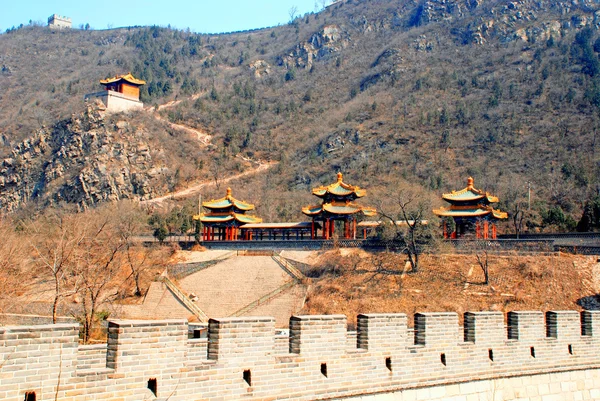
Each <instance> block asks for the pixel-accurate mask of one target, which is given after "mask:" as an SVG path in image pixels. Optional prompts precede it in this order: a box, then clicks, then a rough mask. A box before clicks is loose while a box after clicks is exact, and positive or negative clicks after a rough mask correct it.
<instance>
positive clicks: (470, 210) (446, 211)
mask: <svg viewBox="0 0 600 401" xmlns="http://www.w3.org/2000/svg"><path fill="white" fill-rule="evenodd" d="M442 199H444V200H445V201H446V202H448V203H450V206H448V207H441V208H439V209H434V210H433V213H434V214H436V215H437V216H440V217H451V218H452V219H454V223H455V230H454V232H452V233H450V234H448V231H447V227H446V223H445V222H444V224H443V226H444V228H443V229H444V238H448V236H450V237H451V238H458V237H461V236H463V235H465V233H466V232H467V231H470V230H472V229H473V228H475V236H476V238H483V239H488V238H492V239H496V221H497V220H503V219H506V218H508V214H507V213H506V212H502V211H500V210H497V209H494V208H493V207H492V206H491V204H492V203H497V202H498V198H497V197H495V196H492V195H490V194H488V193H487V192H485V191H482V190H480V189H476V188H475V187H474V186H473V177H469V178H468V179H467V187H466V188H464V189H461V190H460V191H452V192H451V193H449V194H443V195H442ZM490 229H491V235H490Z"/></svg>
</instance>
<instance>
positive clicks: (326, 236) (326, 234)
mask: <svg viewBox="0 0 600 401" xmlns="http://www.w3.org/2000/svg"><path fill="white" fill-rule="evenodd" d="M324 234H325V235H324V237H325V239H329V219H325V233H324Z"/></svg>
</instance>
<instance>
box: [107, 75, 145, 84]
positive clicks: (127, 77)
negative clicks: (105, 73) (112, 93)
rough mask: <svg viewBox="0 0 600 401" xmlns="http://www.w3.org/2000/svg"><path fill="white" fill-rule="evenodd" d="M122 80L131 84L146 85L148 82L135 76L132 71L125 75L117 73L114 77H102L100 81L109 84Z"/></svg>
mask: <svg viewBox="0 0 600 401" xmlns="http://www.w3.org/2000/svg"><path fill="white" fill-rule="evenodd" d="M120 80H123V81H127V82H129V83H130V84H134V85H145V84H146V81H144V80H142V79H137V78H135V77H134V76H133V75H131V73H128V74H125V75H115V76H114V77H112V78H106V79H101V80H100V83H101V84H102V85H108V84H112V83H115V82H119V81H120Z"/></svg>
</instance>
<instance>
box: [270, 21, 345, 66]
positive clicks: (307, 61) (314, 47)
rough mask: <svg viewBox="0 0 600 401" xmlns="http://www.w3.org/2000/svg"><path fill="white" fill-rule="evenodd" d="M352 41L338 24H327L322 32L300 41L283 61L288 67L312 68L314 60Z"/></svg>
mask: <svg viewBox="0 0 600 401" xmlns="http://www.w3.org/2000/svg"><path fill="white" fill-rule="evenodd" d="M349 42H350V38H349V36H348V34H347V33H346V32H345V31H343V30H342V29H341V28H340V27H339V26H337V25H328V26H325V27H324V28H323V29H322V30H321V31H320V32H317V33H315V34H314V35H313V36H311V38H310V39H309V40H308V41H306V42H303V43H300V44H298V45H297V46H296V48H294V49H293V50H292V51H291V52H290V53H289V54H287V55H285V56H283V57H282V60H281V63H282V64H284V65H285V66H286V67H287V68H290V67H299V68H307V69H310V68H311V67H312V64H313V61H314V60H319V59H322V58H323V57H325V56H327V55H329V54H331V53H335V52H338V51H340V50H341V49H343V48H345V47H346V46H347V45H348V43H349Z"/></svg>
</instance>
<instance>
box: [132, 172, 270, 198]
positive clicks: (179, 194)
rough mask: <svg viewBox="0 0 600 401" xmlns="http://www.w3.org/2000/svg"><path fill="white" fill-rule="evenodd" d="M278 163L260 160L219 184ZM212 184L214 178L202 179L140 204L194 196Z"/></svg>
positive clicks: (220, 182) (252, 173)
mask: <svg viewBox="0 0 600 401" xmlns="http://www.w3.org/2000/svg"><path fill="white" fill-rule="evenodd" d="M276 164H277V162H259V163H258V166H256V167H255V168H253V169H250V170H247V171H244V172H243V173H239V174H236V175H232V176H229V177H225V178H223V179H221V180H219V185H221V184H225V183H228V182H229V181H232V180H235V179H237V178H241V177H245V176H249V175H254V174H258V173H260V172H262V171H266V170H268V169H270V168H271V167H273V166H275V165H276ZM211 186H216V183H215V181H214V180H207V181H202V182H199V183H196V184H193V185H191V186H189V187H187V188H185V189H182V190H179V191H176V192H173V193H170V194H167V195H164V196H161V197H159V198H154V199H149V200H146V201H141V202H140V205H142V206H149V205H158V204H160V203H162V202H164V201H166V200H169V199H179V198H185V197H188V196H192V195H196V194H198V193H199V192H200V191H201V190H202V189H203V188H205V187H211Z"/></svg>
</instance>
